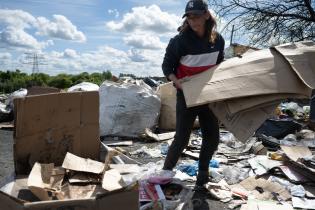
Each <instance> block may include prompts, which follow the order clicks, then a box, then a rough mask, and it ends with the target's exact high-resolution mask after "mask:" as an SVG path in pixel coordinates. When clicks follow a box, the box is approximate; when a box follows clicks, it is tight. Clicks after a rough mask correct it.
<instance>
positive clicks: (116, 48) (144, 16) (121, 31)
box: [0, 0, 228, 76]
mask: <svg viewBox="0 0 315 210" xmlns="http://www.w3.org/2000/svg"><path fill="white" fill-rule="evenodd" d="M186 2H187V1H185V0H157V1H153V0H146V1H144V0H143V1H142V0H115V1H104V0H103V1H101V0H72V1H69V0H54V1H51V0H1V1H0V14H1V15H0V69H5V70H7V69H8V70H12V69H16V68H18V69H21V70H23V71H25V72H27V73H31V71H32V66H31V65H27V64H24V63H26V62H28V58H27V56H26V54H25V53H31V54H32V53H37V54H38V55H40V57H41V58H42V59H41V61H42V62H43V63H45V64H46V65H43V66H39V70H40V72H44V73H48V74H51V75H56V74H59V73H70V74H76V73H80V72H83V71H86V72H90V73H91V72H102V71H104V70H110V71H111V72H112V73H113V74H115V75H118V74H119V73H132V74H135V75H138V76H149V75H151V76H161V75H162V71H161V62H162V59H163V56H164V52H165V47H166V45H167V43H168V41H169V39H170V38H171V37H173V36H174V35H175V34H176V28H177V27H178V26H179V24H180V23H181V21H182V19H181V16H182V13H183V11H184V8H185V4H186ZM221 21H222V20H221ZM222 22H223V23H224V21H222ZM223 23H222V24H219V28H220V27H222V25H223ZM223 35H225V34H223ZM227 45H228V39H227Z"/></svg>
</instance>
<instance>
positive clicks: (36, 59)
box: [22, 53, 48, 74]
mask: <svg viewBox="0 0 315 210" xmlns="http://www.w3.org/2000/svg"><path fill="white" fill-rule="evenodd" d="M24 54H25V57H24V59H25V60H24V61H23V62H22V63H23V64H27V65H32V66H33V68H32V74H37V73H39V66H43V65H48V64H47V63H45V57H44V56H43V55H42V54H38V53H24Z"/></svg>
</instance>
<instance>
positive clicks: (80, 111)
mask: <svg viewBox="0 0 315 210" xmlns="http://www.w3.org/2000/svg"><path fill="white" fill-rule="evenodd" d="M14 108H15V131H14V162H15V177H14V179H13V180H10V181H7V183H5V185H4V186H0V187H1V189H0V204H1V205H0V206H1V207H0V208H1V210H15V209H32V210H33V209H34V210H35V209H47V210H48V209H60V210H61V209H69V210H70V209H71V210H79V209H80V210H83V209H86V210H90V209H91V210H92V209H93V210H94V209H96V210H101V209H104V210H109V209H117V210H124V209H131V210H138V209H139V203H138V198H139V193H138V186H137V185H135V186H130V187H129V188H124V189H120V190H116V191H113V192H106V193H102V194H97V195H96V196H94V197H91V198H86V199H67V200H51V201H39V200H38V198H37V197H35V196H34V195H33V194H32V193H31V191H30V190H29V189H28V188H27V177H28V174H29V172H30V170H31V169H32V167H33V165H34V163H35V162H40V163H54V164H55V165H56V166H61V165H62V162H63V160H64V158H65V156H66V153H67V152H71V153H73V154H75V155H78V156H80V157H83V158H90V159H94V160H99V155H100V139H99V95H98V92H74V93H56V94H47V95H35V96H27V97H25V98H19V99H16V100H15V101H14ZM8 180H9V179H8Z"/></svg>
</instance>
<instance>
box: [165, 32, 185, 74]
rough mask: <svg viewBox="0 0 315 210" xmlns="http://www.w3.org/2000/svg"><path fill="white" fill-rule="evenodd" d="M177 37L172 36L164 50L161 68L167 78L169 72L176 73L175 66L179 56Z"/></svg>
mask: <svg viewBox="0 0 315 210" xmlns="http://www.w3.org/2000/svg"><path fill="white" fill-rule="evenodd" d="M178 38H179V37H178V36H176V37H174V38H172V39H171V40H170V41H169V43H168V46H167V47H166V52H165V55H164V59H163V63H162V70H163V73H164V75H165V76H166V78H167V79H168V76H169V75H170V74H176V68H177V66H178V64H179V60H180V57H181V53H180V52H181V50H180V44H179V39H178Z"/></svg>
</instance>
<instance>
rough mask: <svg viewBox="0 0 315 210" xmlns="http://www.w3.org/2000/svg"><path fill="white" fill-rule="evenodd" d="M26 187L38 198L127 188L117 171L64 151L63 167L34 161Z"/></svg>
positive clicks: (91, 194) (81, 195)
mask: <svg viewBox="0 0 315 210" xmlns="http://www.w3.org/2000/svg"><path fill="white" fill-rule="evenodd" d="M27 186H28V188H29V189H30V190H31V192H32V193H33V194H34V195H35V196H36V197H38V198H39V199H40V200H43V201H46V200H65V199H85V198H91V197H95V196H96V195H97V194H104V193H106V192H110V191H114V190H119V189H122V188H123V187H127V185H126V184H125V183H124V182H123V180H122V177H121V175H120V173H119V171H118V170H116V169H110V170H107V171H105V164H104V163H102V162H98V161H95V160H91V159H85V158H81V157H78V156H76V155H73V154H71V153H67V155H66V157H65V159H64V161H63V164H62V167H54V164H53V163H51V164H40V163H35V165H34V166H33V169H32V171H31V173H30V175H29V177H28V181H27Z"/></svg>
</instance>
